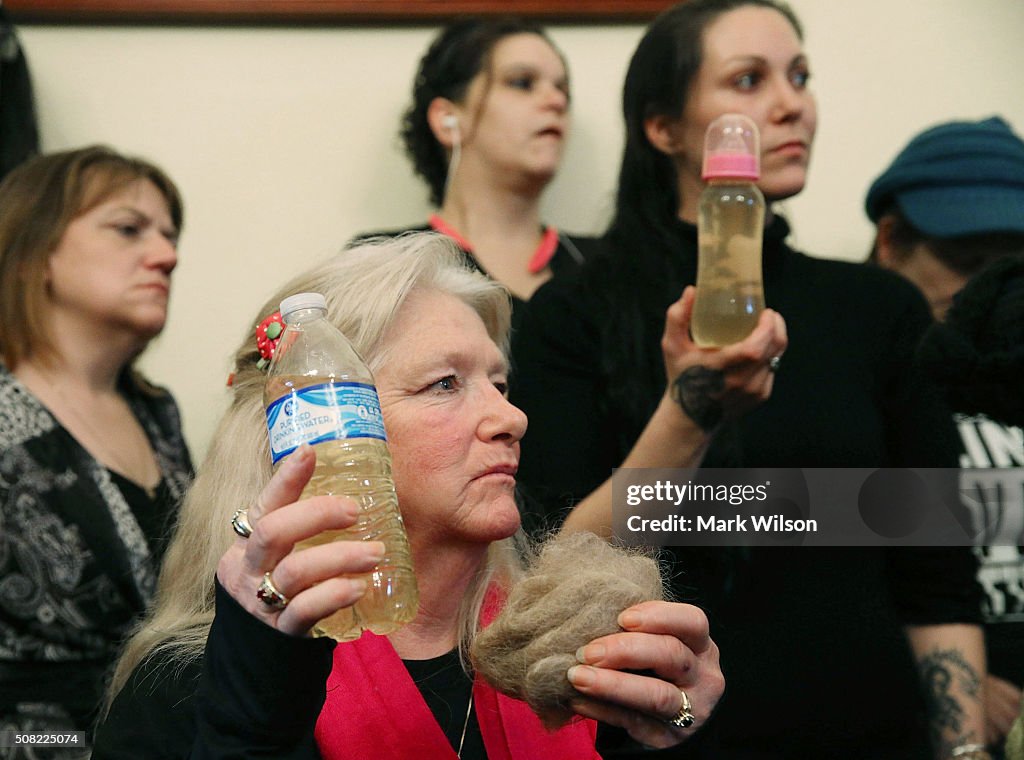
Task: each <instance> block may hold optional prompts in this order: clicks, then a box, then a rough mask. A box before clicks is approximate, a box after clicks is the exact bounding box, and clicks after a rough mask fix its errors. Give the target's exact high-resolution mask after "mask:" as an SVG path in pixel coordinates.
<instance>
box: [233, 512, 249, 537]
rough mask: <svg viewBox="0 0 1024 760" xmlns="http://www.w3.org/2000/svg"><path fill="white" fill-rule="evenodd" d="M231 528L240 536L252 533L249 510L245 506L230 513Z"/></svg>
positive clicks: (247, 535)
mask: <svg viewBox="0 0 1024 760" xmlns="http://www.w3.org/2000/svg"><path fill="white" fill-rule="evenodd" d="M231 529H232V530H233V531H235V533H237V534H238V535H239V536H241V537H242V538H248V537H249V536H251V535H252V523H250V522H249V510H248V509H246V508H245V507H242V508H241V509H236V510H235V513H234V514H233V515H231Z"/></svg>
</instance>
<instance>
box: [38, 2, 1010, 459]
mask: <svg viewBox="0 0 1024 760" xmlns="http://www.w3.org/2000/svg"><path fill="white" fill-rule="evenodd" d="M625 1H626V0H624V2H625ZM791 4H792V5H793V7H794V8H795V9H796V10H797V12H798V13H799V14H800V16H801V18H802V20H803V21H804V24H805V27H806V30H807V50H808V53H809V56H810V59H811V64H812V68H813V80H812V85H813V87H814V89H815V90H816V92H817V94H818V97H819V101H820V103H819V105H820V112H821V115H820V129H819V137H818V142H817V146H816V149H815V157H814V164H813V166H812V171H811V177H810V183H809V190H808V191H807V192H805V193H804V194H803V195H802V196H801V197H800V198H798V199H795V200H793V201H790V202H789V203H788V204H787V212H788V215H789V216H790V219H791V221H792V222H793V223H794V228H795V230H796V236H795V240H796V242H797V243H798V244H799V245H800V246H801V247H803V248H804V249H805V250H808V251H811V252H813V253H815V254H818V255H823V256H829V257H843V258H853V259H856V258H860V257H862V256H863V255H864V253H865V252H866V250H867V248H868V245H869V240H870V227H869V225H868V223H867V220H866V219H865V218H864V216H863V212H862V211H861V199H862V197H863V194H864V191H865V190H866V188H867V186H868V184H869V183H870V181H871V179H872V178H873V177H874V175H875V174H877V172H878V171H879V170H880V169H881V167H882V166H883V165H884V164H885V163H886V162H888V161H889V160H890V159H891V158H892V156H893V155H894V154H895V153H896V152H897V151H898V150H899V149H900V148H901V147H902V145H903V144H904V143H905V142H906V140H907V139H909V137H910V136H911V135H912V134H913V133H915V132H916V131H918V130H919V129H920V128H922V127H924V126H926V125H929V124H932V123H935V122H937V121H941V120H945V119H950V118H980V117H983V116H987V115H990V114H993V113H1001V114H1003V115H1004V116H1006V118H1008V119H1009V120H1010V121H1011V122H1012V123H1013V124H1015V125H1016V127H1017V129H1018V131H1024V87H1022V86H1021V82H1022V79H1021V72H1022V71H1024V46H1022V45H1021V44H1020V39H1021V38H1022V36H1024V2H1021V0H972V2H970V3H965V2H963V0H856V1H853V0H792V2H791ZM20 32H21V38H22V41H23V43H24V46H25V48H26V51H27V54H28V57H29V64H30V66H31V70H32V73H33V77H34V81H35V87H36V93H37V98H38V105H39V116H40V120H41V127H42V138H43V143H44V148H45V149H47V150H54V149H60V148H65V147H71V146H79V145H82V144H86V143H91V142H105V143H109V144H111V145H113V146H115V147H117V148H119V149H121V150H123V151H127V152H132V153H138V154H142V155H145V156H147V157H149V158H151V159H153V160H155V161H156V162H157V163H159V164H160V165H162V166H163V167H164V168H166V169H167V170H168V172H169V173H170V174H171V175H172V176H173V177H174V178H175V180H176V181H177V182H178V183H179V184H180V186H181V188H182V191H183V193H184V195H185V199H186V225H185V234H184V237H183V239H182V244H181V249H180V257H181V261H180V265H179V269H178V270H177V272H176V274H175V283H174V293H173V296H172V304H171V305H172V312H171V320H170V323H169V326H168V328H167V329H166V331H165V333H164V334H163V335H162V336H161V337H160V338H159V339H158V340H157V341H156V342H155V343H154V344H153V346H152V347H151V348H150V350H149V351H148V353H147V354H146V356H145V358H144V361H143V367H144V368H145V370H146V371H147V372H148V373H149V374H150V375H151V376H152V377H153V378H154V379H156V380H157V381H159V382H161V383H163V384H165V385H167V386H169V387H170V388H171V390H172V391H173V392H174V393H175V395H176V396H177V398H178V401H179V403H180V404H181V406H182V408H183V411H184V415H185V429H186V434H187V436H188V439H189V441H190V444H191V446H192V448H193V453H194V454H195V455H196V456H197V457H200V456H201V455H202V453H203V452H204V451H205V449H206V446H207V444H208V440H209V436H210V435H211V433H212V430H213V426H214V423H215V420H216V418H217V416H218V415H219V413H220V410H221V409H222V408H223V405H224V403H225V402H226V392H225V390H224V382H225V379H226V377H227V374H228V363H227V357H228V354H229V353H230V352H231V351H232V350H233V349H234V347H235V345H236V343H237V342H238V340H239V339H240V337H241V335H242V333H243V332H245V331H247V330H249V329H251V327H252V326H251V325H249V324H248V320H249V318H250V317H251V315H252V312H253V310H254V309H255V308H257V306H258V305H259V304H260V303H262V301H263V300H265V298H266V297H267V296H268V295H269V293H270V291H271V290H273V289H274V286H275V283H277V282H279V281H280V280H281V278H283V277H287V276H290V275H291V274H293V273H294V272H296V271H297V270H298V269H299V268H301V267H302V266H304V265H305V264H306V263H308V262H311V261H313V260H314V259H316V258H318V257H321V256H326V255H330V254H331V253H332V252H334V251H336V250H338V249H339V248H340V247H341V246H342V245H343V243H344V242H345V241H346V240H347V239H348V238H350V237H351V236H352V235H354V234H355V233H357V232H360V231H368V230H376V229H384V228H389V227H398V226H401V225H404V224H408V223H414V222H420V221H422V220H423V219H424V218H425V215H426V213H427V211H428V205H427V203H426V191H425V190H424V188H423V187H422V186H421V184H420V183H419V182H417V181H416V180H415V179H414V178H413V176H412V174H411V171H410V169H409V168H408V166H407V163H406V161H405V159H404V157H403V156H402V154H401V150H400V148H399V147H398V145H397V142H396V137H395V133H396V130H397V123H398V119H399V116H400V114H401V111H402V109H403V108H404V106H405V103H406V99H407V97H408V92H409V89H410V86H411V80H412V75H413V71H414V70H415V66H416V62H417V60H418V58H419V56H420V55H421V54H422V51H423V50H424V49H425V47H426V45H427V43H428V41H429V40H430V38H431V37H432V35H433V33H434V30H433V29H428V28H408V29H384V28H356V29H348V28H324V29H300V28H274V29H265V28H259V29H255V28H252V29H250V28H241V29H240V28H212V27H211V28H159V27H157V28H153V27H150V28H131V27H127V28H126V27H100V26H88V27H71V26H68V27H62V26H43V25H26V26H22V27H21V29H20ZM551 32H552V36H553V37H554V38H555V40H556V42H557V43H558V44H559V46H560V47H561V48H562V49H563V51H564V52H565V53H566V55H567V57H568V59H569V61H570V65H571V71H572V79H573V99H574V105H573V108H574V115H575V120H576V122H575V131H574V134H573V137H572V142H571V144H570V148H569V152H568V155H567V159H566V162H565V166H564V169H563V171H562V173H561V175H560V176H559V178H558V179H557V180H556V181H555V183H554V185H553V187H552V188H551V190H550V191H549V193H548V195H547V197H546V210H547V214H546V216H547V218H548V219H549V220H550V221H551V222H553V223H555V224H556V225H558V226H560V227H564V228H565V229H568V230H572V231H576V232H595V231H598V230H599V229H600V228H601V226H602V224H603V223H604V221H605V220H606V218H607V214H608V211H609V209H610V203H611V197H612V196H611V193H612V188H613V184H614V180H615V174H616V171H617V162H618V154H619V150H620V147H621V136H620V124H619V116H618V101H619V92H620V88H621V84H622V76H623V73H624V71H625V66H626V63H627V61H628V58H629V55H630V53H631V52H632V49H633V47H634V46H635V44H636V42H637V40H638V39H639V37H640V34H641V33H642V27H640V26H579V27H563V26H560V27H555V28H553V29H552V30H551Z"/></svg>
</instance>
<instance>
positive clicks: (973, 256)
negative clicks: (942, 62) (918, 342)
mask: <svg viewBox="0 0 1024 760" xmlns="http://www.w3.org/2000/svg"><path fill="white" fill-rule="evenodd" d="M864 205H865V210H866V211H867V215H868V217H869V218H870V219H871V221H873V222H874V223H875V224H876V225H877V235H876V238H875V246H874V251H873V252H872V260H874V261H875V262H876V263H878V264H880V265H881V266H883V267H886V268H887V269H892V270H894V271H896V272H899V273H900V274H902V275H904V276H905V277H906V278H907V279H909V280H910V281H911V282H913V283H914V284H915V285H917V286H918V288H919V289H920V290H921V291H922V292H923V293H924V296H925V298H927V299H928V302H929V304H930V305H931V307H932V313H933V314H934V315H935V317H936V319H941V318H942V316H943V315H944V314H945V313H946V311H947V310H948V309H949V306H950V304H951V303H952V298H953V295H954V294H955V293H957V292H958V291H959V290H961V289H962V288H963V286H964V285H965V284H966V283H967V280H968V279H970V277H971V276H972V275H974V274H976V273H977V272H979V271H981V269H983V268H984V267H985V265H986V264H988V263H991V262H992V261H995V260H996V259H999V258H1002V257H1003V256H1006V255H1010V254H1013V253H1021V252H1024V140H1021V138H1020V137H1019V136H1018V135H1016V134H1015V133H1014V132H1013V130H1012V129H1011V128H1010V126H1009V125H1008V124H1007V123H1006V122H1005V121H1004V120H1003V119H1001V118H999V117H991V118H988V119H984V120H982V121H976V122H970V121H952V122H947V123H944V124H940V125H938V126H934V127H931V128H930V129H926V130H925V131H923V132H921V133H920V134H918V135H917V136H916V137H914V138H913V139H912V140H911V141H910V142H909V143H908V144H907V146H906V147H905V148H904V149H903V150H902V151H900V153H899V154H898V155H897V156H896V158H895V159H894V160H893V162H892V163H891V164H890V165H889V167H888V168H887V169H886V170H885V171H884V172H882V174H881V175H879V177H878V178H877V179H876V180H875V181H874V182H873V183H872V185H871V187H870V189H869V190H868V193H867V197H866V199H865V204H864Z"/></svg>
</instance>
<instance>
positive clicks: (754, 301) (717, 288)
mask: <svg viewBox="0 0 1024 760" xmlns="http://www.w3.org/2000/svg"><path fill="white" fill-rule="evenodd" d="M759 143H760V140H759V137H758V134H757V126H756V125H755V124H754V122H752V121H751V120H750V119H748V118H747V117H746V116H742V115H740V114H725V115H723V116H719V117H718V118H717V119H715V120H714V121H713V122H711V124H709V125H708V128H707V132H706V133H705V136H704V166H703V172H702V176H703V178H704V179H705V180H707V186H706V187H705V188H704V190H703V192H702V193H701V195H700V202H699V205H698V209H697V243H698V255H697V295H696V299H695V300H694V304H693V318H692V321H691V324H690V330H691V332H692V333H693V340H694V342H695V343H696V344H697V345H699V346H709V347H710V346H726V345H728V344H730V343H737V342H739V341H741V340H743V339H744V338H746V337H747V336H748V335H750V333H751V332H752V331H753V329H754V327H755V326H756V325H757V320H758V318H759V317H760V315H761V312H762V311H763V310H764V285H763V284H762V279H761V241H762V238H763V235H764V209H765V205H764V196H763V195H762V194H761V191H760V190H759V189H758V187H757V185H755V184H754V182H755V181H757V179H758V177H760V174H761V171H760V164H761V162H760V155H761V148H760V144H759Z"/></svg>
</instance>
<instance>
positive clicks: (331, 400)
mask: <svg viewBox="0 0 1024 760" xmlns="http://www.w3.org/2000/svg"><path fill="white" fill-rule="evenodd" d="M267 429H268V430H269V431H270V455H271V459H272V461H273V463H274V464H277V462H278V460H280V459H282V458H283V457H286V456H288V455H289V454H291V453H292V452H293V451H295V449H297V448H298V447H299V446H301V445H302V444H304V443H308V444H310V445H313V444H317V443H323V442H324V441H337V440H341V439H345V438H376V439H378V440H381V441H386V440H387V437H386V436H385V435H384V420H383V418H382V417H381V414H380V401H379V400H378V398H377V389H376V388H374V387H373V386H372V385H367V384H366V383H323V384H321V385H309V386H306V387H305V388H300V389H298V390H293V391H292V392H291V393H289V394H288V395H286V396H282V397H281V398H279V399H277V401H275V402H273V403H272V404H271V405H270V406H268V407H267Z"/></svg>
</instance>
